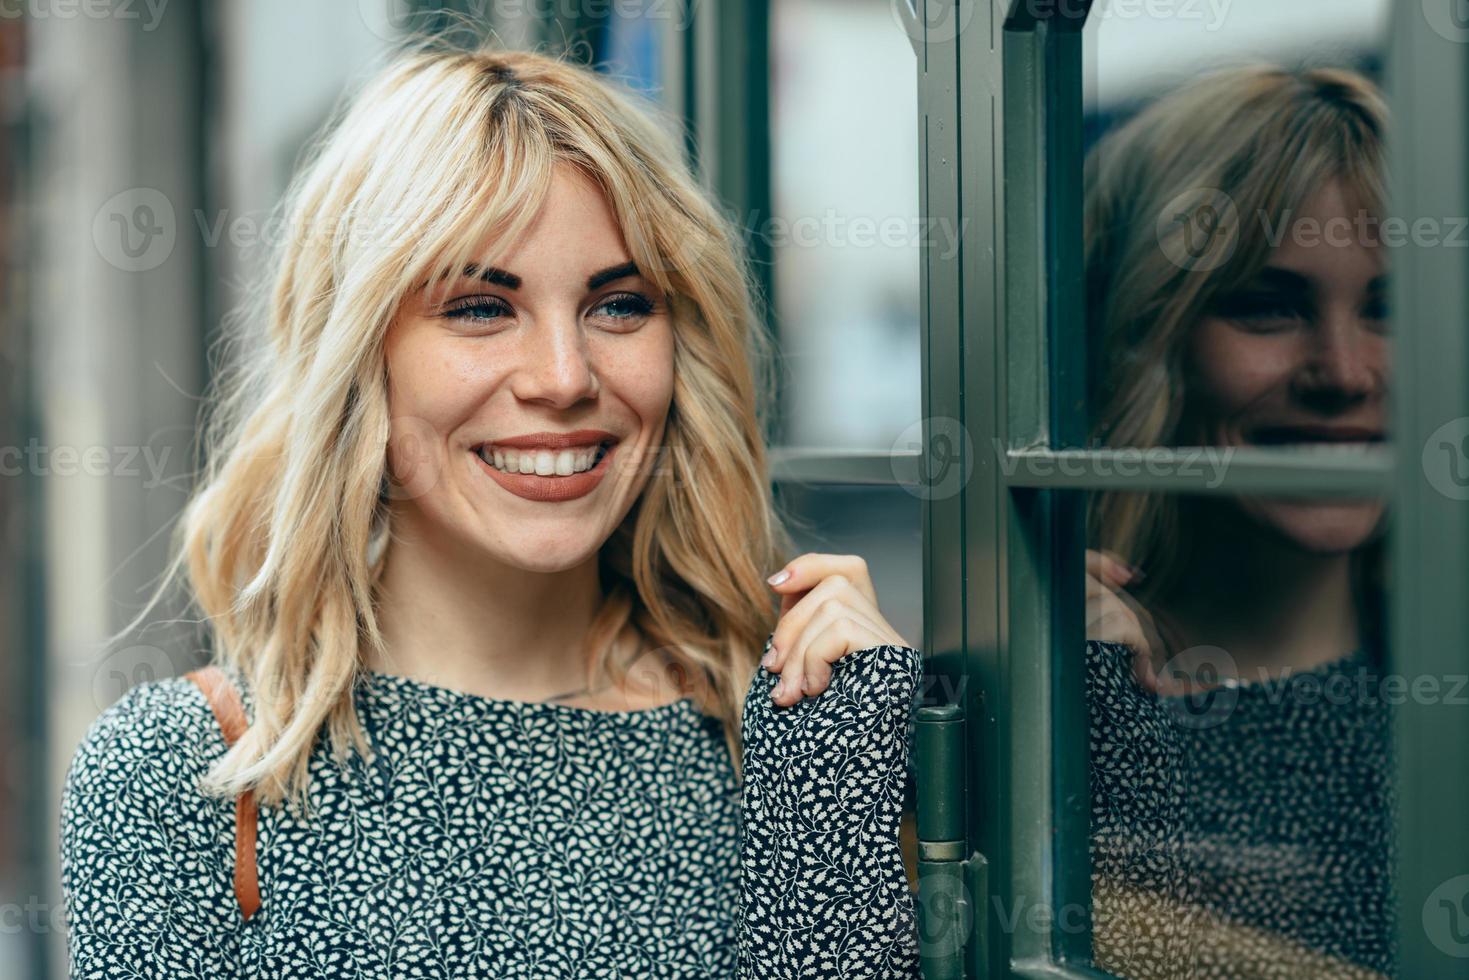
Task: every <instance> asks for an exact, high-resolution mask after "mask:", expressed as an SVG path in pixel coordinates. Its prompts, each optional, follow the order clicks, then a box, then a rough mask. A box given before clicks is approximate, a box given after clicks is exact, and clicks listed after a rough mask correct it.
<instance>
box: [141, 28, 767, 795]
mask: <svg viewBox="0 0 1469 980" xmlns="http://www.w3.org/2000/svg"><path fill="white" fill-rule="evenodd" d="M337 116H338V118H337V120H336V121H335V122H334V123H333V124H332V125H329V126H328V127H327V128H326V129H325V130H324V131H323V133H322V135H321V136H320V137H318V139H317V141H316V142H315V143H314V144H313V147H312V149H311V152H310V154H309V156H308V158H307V162H306V165H305V166H304V167H303V168H302V169H301V171H300V172H299V173H298V174H297V176H296V178H295V180H294V181H293V182H292V185H291V187H290V189H289V191H288V193H287V195H286V198H285V204H284V214H285V219H286V224H285V227H286V229H287V231H288V232H289V233H288V234H287V235H286V236H285V244H284V248H283V249H282V251H281V252H280V254H279V255H278V257H277V259H276V264H275V267H274V271H273V273H272V274H271V280H270V281H271V285H270V290H269V294H268V298H267V299H265V300H264V301H263V303H262V305H264V306H265V307H266V309H265V310H264V311H263V320H264V326H265V337H264V343H263V344H262V343H260V341H259V339H255V340H254V344H255V346H256V347H258V348H259V351H258V355H257V356H254V357H252V358H251V359H250V360H249V361H248V362H247V363H242V364H240V365H239V366H238V367H235V368H234V369H233V370H232V372H231V374H230V376H229V377H228V378H227V379H226V380H225V381H224V382H222V384H221V387H220V390H219V392H218V397H217V399H216V400H215V402H214V405H213V409H212V412H211V416H210V418H209V420H208V426H207V429H206V433H205V438H206V441H207V446H208V459H207V468H206V469H205V471H204V473H203V475H202V479H201V482H200V484H199V486H198V487H197V490H196V492H195V493H194V495H193V496H192V498H191V500H190V502H189V504H188V506H187V508H186V510H185V511H184V514H183V516H182V519H181V521H180V525H179V528H178V530H177V532H176V542H175V543H176V547H177V554H176V557H175V559H174V560H173V562H172V563H171V565H170V568H169V570H168V574H167V576H166V578H165V581H164V585H163V586H161V587H160V589H159V594H161V593H162V592H163V591H164V588H166V587H167V585H168V583H169V582H170V581H172V580H173V579H175V578H176V577H177V576H178V575H179V572H180V569H181V567H183V568H186V575H187V581H186V585H187V587H188V588H189V589H190V591H191V593H192V598H193V600H194V601H195V602H196V604H197V605H198V607H199V608H200V610H201V612H202V614H203V616H204V617H205V619H206V621H207V626H208V629H209V630H210V632H211V634H212V636H213V639H214V641H215V660H216V661H217V662H219V663H221V664H224V665H227V666H233V667H236V668H238V669H239V670H240V671H241V673H242V676H243V677H244V679H245V680H246V682H247V684H248V686H249V689H250V691H251V693H252V696H253V698H254V717H253V723H252V724H251V725H250V728H249V730H248V732H247V733H246V734H245V735H244V736H243V737H242V738H240V739H239V741H238V742H237V743H236V744H235V745H234V746H233V747H232V748H231V749H230V750H229V751H228V753H226V755H225V756H224V757H223V758H222V759H221V760H220V761H219V762H218V763H217V765H216V766H215V767H214V768H213V769H212V770H211V772H210V773H209V774H207V776H206V778H205V780H204V781H203V783H202V786H203V788H204V790H205V791H206V792H210V793H217V794H219V795H222V796H230V795H234V794H236V793H238V792H241V791H243V790H245V789H247V788H253V789H254V790H255V791H256V793H257V795H258V797H259V799H260V800H261V802H262V803H266V804H273V803H282V802H285V803H290V802H292V801H299V803H300V804H301V806H302V807H303V808H304V807H305V803H306V797H307V785H308V779H309V777H308V761H309V758H310V755H311V753H312V750H313V746H314V744H315V742H316V739H317V737H318V734H319V732H320V730H321V727H322V725H323V723H325V725H326V726H327V729H328V735H329V738H330V742H331V746H332V751H333V755H334V756H335V758H336V759H337V760H338V761H341V760H342V759H343V758H344V757H345V754H346V752H347V750H348V748H349V747H355V748H356V749H357V750H358V751H359V752H361V753H362V754H363V755H364V756H366V755H368V754H369V752H370V747H369V745H368V743H367V740H366V738H365V736H364V733H363V730H362V727H361V724H360V720H359V719H358V718H357V716H356V712H355V710H354V704H353V698H352V692H353V688H354V685H355V684H356V683H357V682H358V681H359V680H360V679H362V677H363V674H364V670H365V668H364V652H365V650H366V649H367V647H368V646H369V645H370V646H371V647H373V648H375V649H377V650H381V649H382V645H383V639H382V636H381V634H380V632H379V626H378V620H377V616H376V613H375V609H374V595H375V592H374V589H375V584H376V582H377V580H378V576H379V573H380V571H381V568H382V565H383V559H384V557H385V546H386V544H387V542H388V541H389V540H390V538H391V529H390V528H389V527H388V524H389V514H390V511H389V507H388V499H389V495H390V493H391V487H390V485H389V481H388V471H387V464H386V455H385V449H386V446H387V443H388V440H389V436H390V421H391V420H390V418H389V411H388V403H387V387H386V375H385V365H384V349H383V337H384V333H385V331H386V328H387V326H388V324H389V323H390V321H391V320H392V318H393V316H394V315H395V313H396V311H397V309H398V306H399V304H400V301H401V300H402V299H403V297H404V296H405V295H406V294H407V293H408V292H409V291H410V290H411V289H413V288H415V287H416V286H418V285H421V284H423V283H425V282H431V281H434V280H435V278H436V277H441V276H445V275H447V274H448V273H449V272H450V271H451V270H459V269H462V268H463V267H464V266H465V265H466V264H467V263H468V262H470V261H474V260H477V259H478V256H475V255H473V254H472V252H473V250H474V249H475V248H476V246H478V245H479V244H480V243H482V242H483V241H485V240H486V239H490V240H493V241H497V242H507V243H508V242H509V241H512V240H513V239H514V237H515V235H516V234H517V233H518V232H519V231H520V230H521V229H523V228H525V227H526V226H527V225H528V224H529V222H530V221H531V219H532V218H533V217H534V215H535V213H536V211H537V208H538V206H539V202H540V200H541V199H542V196H543V195H544V193H545V190H546V187H547V185H548V183H549V181H550V178H551V172H552V167H553V165H555V164H557V163H569V164H571V165H573V166H575V167H577V168H579V170H580V171H582V172H583V173H585V174H586V175H588V176H589V177H591V178H592V179H593V180H594V181H595V182H596V183H597V184H598V185H599V186H600V187H601V189H602V191H603V192H604V193H605V194H606V197H607V200H608V202H609V205H610V207H611V209H612V211H613V213H614V214H615V216H616V218H617V221H618V223H619V225H620V227H621V230H622V232H623V236H624V239H625V241H626V243H627V247H628V249H629V251H630V253H631V255H632V258H633V260H634V262H636V264H637V266H638V268H639V270H640V271H642V272H643V273H644V274H645V275H647V276H648V277H649V279H651V280H652V281H653V282H654V283H655V284H656V285H657V286H658V287H659V288H660V289H662V290H664V291H666V292H667V294H668V295H669V296H670V310H671V313H672V325H673V332H674V355H673V361H674V364H673V375H674V389H673V397H672V402H671V406H670V409H669V413H668V420H667V428H666V439H665V446H664V447H660V449H661V450H662V451H665V454H664V455H663V456H662V457H661V458H660V461H659V463H658V465H656V466H654V467H653V470H652V474H651V476H650V477H649V480H648V483H647V484H646V486H645V488H644V490H643V491H642V493H641V495H640V497H639V499H638V501H636V502H635V504H634V506H633V508H632V510H631V511H630V512H629V514H628V516H627V517H626V519H625V520H624V521H623V523H622V525H621V526H619V527H618V528H617V529H616V530H615V531H614V532H613V534H612V535H611V537H610V538H609V540H608V541H607V542H606V543H605V544H604V546H603V547H602V549H601V552H600V554H599V559H598V560H599V563H600V574H601V581H602V582H603V584H604V588H605V596H604V600H603V604H602V606H601V607H600V609H599V611H598V613H597V615H596V617H595V619H594V622H593V627H592V630H591V633H590V635H589V636H588V638H587V643H586V647H585V649H584V651H583V652H584V654H585V656H586V657H587V661H588V664H589V667H590V669H591V670H592V671H593V677H604V676H607V675H608V673H612V674H617V673H619V672H620V667H618V666H617V665H613V664H611V663H610V662H609V661H610V656H609V650H610V649H611V648H612V645H613V643H614V641H615V639H616V638H617V637H618V636H619V635H623V634H624V633H625V632H626V631H628V630H630V629H635V630H637V631H640V632H641V634H642V635H643V637H645V638H646V639H647V641H648V642H649V643H650V644H652V645H655V646H657V647H660V648H662V650H663V651H665V652H666V653H667V654H668V656H669V659H670V660H672V661H673V663H674V666H675V668H676V672H677V673H679V674H680V675H682V676H683V678H684V680H685V682H686V684H685V686H686V687H696V688H698V690H699V692H700V693H699V698H698V699H699V700H700V701H701V702H702V703H701V708H702V709H703V710H704V711H706V712H708V713H710V714H713V715H715V716H716V717H718V718H720V719H721V720H722V722H723V724H724V733H725V741H726V743H727V745H728V747H729V750H730V753H731V757H732V759H733V762H734V765H735V768H736V771H737V772H738V769H739V758H740V751H739V748H740V746H739V722H740V709H741V706H742V702H743V696H744V693H745V690H746V688H747V687H748V685H749V683H750V680H751V678H752V677H753V675H754V671H755V669H756V666H757V661H758V659H759V656H760V652H761V651H762V649H763V647H764V641H765V637H766V635H767V634H768V633H769V631H770V629H771V628H773V625H774V622H775V619H776V607H775V606H774V597H773V596H771V595H770V590H769V589H768V588H767V587H766V585H765V583H764V577H765V575H766V574H768V573H769V570H770V569H772V568H775V567H779V565H780V564H781V563H783V562H784V561H785V559H786V557H787V556H788V555H789V552H790V543H789V539H788V538H787V536H786V535H787V532H786V531H785V529H784V526H783V524H782V522H781V520H780V518H779V517H778V515H777V513H776V511H775V509H774V505H773V501H772V498H771V491H770V484H769V481H768V477H767V463H766V453H765V447H764V445H763V436H762V424H761V420H762V418H763V417H765V416H766V415H767V413H768V412H769V410H770V408H771V404H770V401H769V395H770V393H771V392H772V391H773V386H772V385H771V383H770V381H771V374H772V372H773V365H772V356H773V353H772V351H771V349H770V347H769V341H768V339H767V338H766V336H765V333H764V331H763V329H762V328H761V327H760V325H759V320H758V318H757V310H756V299H755V294H754V291H753V289H752V285H751V281H752V280H751V278H750V276H749V274H748V272H747V269H746V267H745V264H744V260H743V257H742V253H741V251H740V246H739V244H738V241H739V240H738V238H737V237H736V234H735V232H734V230H733V228H734V226H733V224H732V223H730V222H729V221H728V220H727V219H726V218H725V216H724V215H723V214H722V213H721V212H720V211H719V209H718V208H717V207H716V206H715V205H714V204H713V203H712V202H711V201H710V200H709V198H708V196H707V195H706V194H705V193H704V192H703V191H702V190H701V188H700V187H699V186H698V184H697V183H696V182H695V180H694V178H693V177H692V176H691V174H690V173H689V171H688V168H687V166H686V164H685V163H684V160H683V156H682V151H681V148H680V147H681V144H680V142H679V140H678V139H677V137H676V136H675V135H674V134H673V133H671V132H668V131H665V129H664V128H660V124H659V118H658V116H657V113H656V112H655V111H654V110H653V109H652V107H650V106H648V105H644V104H642V103H641V102H640V101H639V100H638V99H637V98H636V97H635V96H633V95H632V94H631V93H630V92H626V91H621V90H619V89H618V88H617V87H616V86H614V85H613V84H611V83H609V82H608V81H606V80H605V79H603V78H601V77H599V76H598V75H597V74H596V73H595V72H594V71H592V70H591V69H589V68H584V67H581V66H579V65H576V64H573V63H569V62H566V61H563V60H558V59H556V58H552V57H549V56H545V55H541V54H533V53H527V52H512V51H503V50H494V49H492V48H490V47H481V48H478V49H473V50H464V49H453V48H449V47H446V46H445V45H443V44H442V43H434V42H433V41H432V40H430V41H428V42H420V43H418V44H416V45H415V46H414V47H413V48H411V49H408V50H405V51H404V52H403V53H401V54H400V55H399V56H397V57H396V58H395V59H394V61H393V62H392V63H391V64H390V65H388V66H387V67H386V68H385V69H384V70H383V71H382V72H381V73H380V74H378V75H376V76H375V77H374V78H373V79H371V80H370V81H369V83H368V84H367V85H366V87H365V88H364V89H363V90H362V91H361V92H360V93H359V94H358V95H357V96H356V97H355V98H354V99H353V100H352V102H351V103H350V105H348V106H346V107H345V112H340V113H338V114H337ZM670 128H672V127H670ZM239 342H240V344H241V346H242V347H243V346H244V344H245V343H247V341H246V340H245V338H243V337H241V338H240V340H239ZM150 605H151V604H150Z"/></svg>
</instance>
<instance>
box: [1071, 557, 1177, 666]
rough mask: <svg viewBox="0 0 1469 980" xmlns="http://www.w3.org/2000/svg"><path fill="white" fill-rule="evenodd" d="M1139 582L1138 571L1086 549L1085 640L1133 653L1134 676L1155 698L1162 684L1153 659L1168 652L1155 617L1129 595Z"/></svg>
mask: <svg viewBox="0 0 1469 980" xmlns="http://www.w3.org/2000/svg"><path fill="white" fill-rule="evenodd" d="M1140 579H1141V574H1140V573H1139V572H1138V571H1137V570H1136V569H1133V568H1131V567H1130V566H1128V565H1127V564H1125V563H1124V562H1122V561H1121V560H1120V559H1118V558H1117V557H1116V556H1114V555H1111V554H1108V553H1107V552H1104V551H1096V550H1093V549H1091V548H1088V549H1087V552H1086V638H1087V639H1088V640H1098V641H1101V642H1103V643H1119V644H1121V645H1123V646H1125V647H1128V648H1129V649H1131V650H1132V652H1133V660H1132V672H1133V675H1134V676H1135V677H1136V678H1137V682H1138V683H1139V684H1141V685H1142V686H1143V687H1144V688H1145V689H1147V690H1149V691H1152V692H1153V693H1155V694H1156V693H1158V691H1159V688H1160V684H1159V680H1158V674H1157V670H1156V668H1155V667H1154V661H1153V656H1154V654H1155V653H1156V652H1161V651H1162V650H1164V649H1165V648H1164V645H1163V642H1162V640H1161V638H1160V637H1159V635H1158V629H1157V626H1156V625H1155V624H1154V623H1153V617H1152V616H1151V615H1150V614H1149V613H1148V611H1147V610H1146V609H1144V608H1143V607H1142V605H1141V604H1140V603H1139V602H1138V601H1137V600H1136V599H1134V598H1133V597H1132V596H1131V595H1130V594H1128V592H1127V589H1126V587H1127V586H1128V585H1129V584H1132V583H1134V582H1136V581H1138V580H1140Z"/></svg>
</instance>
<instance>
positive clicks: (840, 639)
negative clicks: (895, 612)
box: [772, 599, 906, 707]
mask: <svg viewBox="0 0 1469 980" xmlns="http://www.w3.org/2000/svg"><path fill="white" fill-rule="evenodd" d="M893 642H894V640H893V636H892V631H891V629H884V628H883V626H882V625H879V624H878V623H874V622H872V621H871V620H870V619H868V618H867V617H866V616H864V615H862V614H861V613H859V612H857V611H854V610H853V609H851V608H850V607H849V606H846V605H845V604H844V603H842V602H840V601H839V600H836V599H828V600H826V601H825V602H824V603H822V605H821V607H820V608H819V609H818V611H817V613H816V615H815V616H814V617H813V619H812V621H811V622H810V623H809V624H808V625H807V627H806V629H805V631H804V632H803V633H802V634H801V636H800V637H799V638H798V639H797V640H796V642H795V645H794V647H793V648H792V649H791V651H790V653H789V654H788V655H787V656H786V658H785V661H784V664H783V665H782V667H781V669H780V683H779V684H778V685H777V688H776V690H775V691H774V692H773V694H772V700H773V701H774V702H775V703H776V704H778V705H780V706H781V707H788V706H790V705H792V704H795V703H796V702H797V701H800V700H801V698H802V697H814V696H816V695H818V694H820V693H821V692H822V691H825V690H826V688H827V685H828V684H830V683H831V665H832V663H833V662H835V661H837V660H840V659H841V658H842V657H844V656H846V655H847V654H848V653H850V652H852V651H853V650H861V649H864V648H865V647H871V646H878V645H880V644H884V643H893ZM904 645H906V644H904Z"/></svg>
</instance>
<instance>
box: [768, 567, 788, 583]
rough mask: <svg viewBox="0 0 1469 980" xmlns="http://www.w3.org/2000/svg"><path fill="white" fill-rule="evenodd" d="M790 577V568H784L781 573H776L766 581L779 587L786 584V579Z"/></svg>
mask: <svg viewBox="0 0 1469 980" xmlns="http://www.w3.org/2000/svg"><path fill="white" fill-rule="evenodd" d="M790 577H791V572H790V569H788V568H782V569H781V570H780V571H778V572H776V573H775V574H774V575H772V576H770V578H768V579H766V580H765V581H767V582H769V583H770V584H771V585H779V584H780V583H782V582H784V581H785V580H786V579H788V578H790Z"/></svg>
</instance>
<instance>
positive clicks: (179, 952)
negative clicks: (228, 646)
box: [61, 678, 242, 980]
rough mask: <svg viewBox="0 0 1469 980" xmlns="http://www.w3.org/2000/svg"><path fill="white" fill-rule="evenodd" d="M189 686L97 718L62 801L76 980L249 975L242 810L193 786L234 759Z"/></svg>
mask: <svg viewBox="0 0 1469 980" xmlns="http://www.w3.org/2000/svg"><path fill="white" fill-rule="evenodd" d="M224 749H225V746H224V740H223V737H222V735H220V733H219V731H218V727H217V726H216V725H215V724H214V720H213V716H212V715H211V714H210V711H209V707H208V705H207V704H206V703H205V701H204V699H203V696H202V695H201V694H200V693H199V692H198V689H197V688H196V687H195V686H194V684H193V683H192V682H190V681H187V680H184V679H182V678H173V679H169V680H164V681H149V682H146V683H143V684H140V685H137V686H135V687H134V688H132V689H131V690H129V691H128V692H127V693H126V694H125V695H124V696H123V697H122V699H121V700H119V701H118V702H117V703H115V704H113V705H112V706H111V707H109V708H108V709H107V710H106V711H104V712H103V713H102V714H101V716H100V717H98V718H97V719H96V721H94V722H93V723H92V725H91V727H90V728H89V729H88V730H87V733H86V736H85V737H84V738H83V739H82V742H81V745H80V746H79V747H78V748H77V750H76V753H75V755H74V756H73V757H72V761H71V765H70V767H69V768H68V770H67V774H66V780H65V783H64V785H63V788H62V793H61V884H62V895H63V898H64V901H65V906H66V916H67V944H68V953H69V960H70V967H71V969H70V976H71V977H73V978H74V980H76V978H99V980H104V978H105V980H118V978H133V977H139V978H141V977H147V978H164V977H167V978H170V980H173V978H192V977H197V978H201V980H203V978H208V980H227V978H229V977H235V976H241V975H242V965H241V963H240V950H239V945H240V943H239V939H238V936H239V930H240V926H239V923H240V913H239V909H238V907H237V906H236V905H235V904H234V898H233V892H232V885H231V878H230V874H231V869H232V867H233V846H234V845H233V840H234V817H233V813H234V810H233V803H232V802H227V801H217V800H212V799H208V798H206V797H204V796H203V795H202V794H200V793H199V792H198V791H197V790H196V789H195V788H194V780H195V779H196V778H197V777H198V776H199V775H200V774H202V773H203V772H204V771H205V770H206V769H207V768H208V765H209V763H210V762H211V761H212V760H213V759H215V758H218V756H219V755H222V754H223V752H224Z"/></svg>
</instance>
